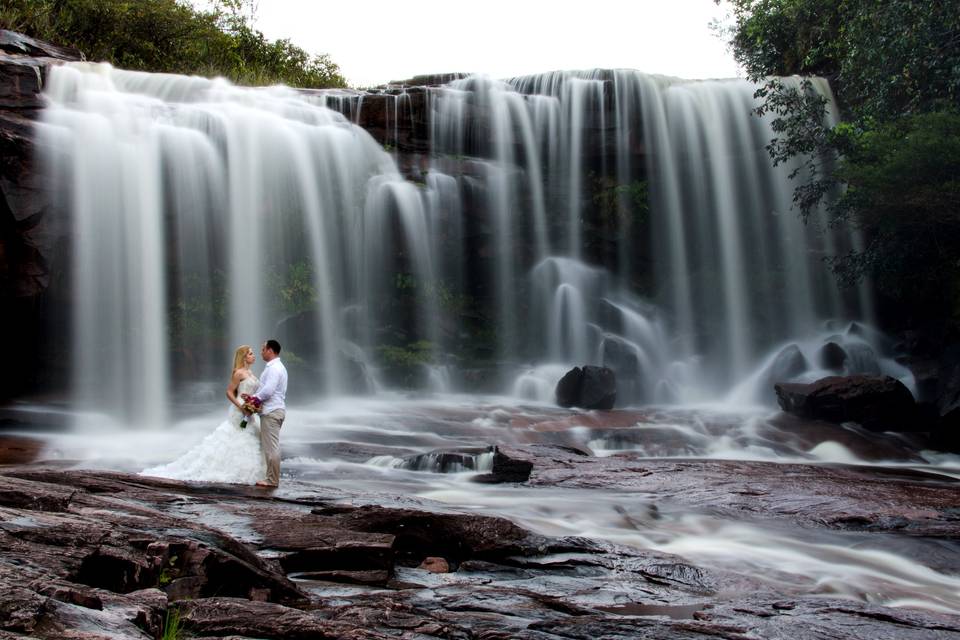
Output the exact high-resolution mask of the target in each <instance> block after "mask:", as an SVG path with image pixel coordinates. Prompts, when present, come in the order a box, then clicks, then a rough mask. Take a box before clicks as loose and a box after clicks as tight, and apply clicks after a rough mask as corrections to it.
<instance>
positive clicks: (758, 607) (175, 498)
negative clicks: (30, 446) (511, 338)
mask: <svg viewBox="0 0 960 640" xmlns="http://www.w3.org/2000/svg"><path fill="white" fill-rule="evenodd" d="M514 453H515V454H516V455H519V453H517V452H514ZM521 453H525V455H526V457H525V459H527V460H530V461H532V463H533V465H534V474H533V476H532V477H531V482H533V483H535V486H543V485H550V484H554V485H560V486H563V485H568V486H570V485H574V484H585V485H587V486H589V485H590V483H591V482H595V481H599V480H600V478H601V476H603V475H604V474H607V475H609V474H610V473H611V472H613V473H616V474H618V477H621V478H622V479H623V481H622V482H621V484H626V485H629V486H631V487H633V488H636V487H637V486H648V485H645V484H644V483H653V481H654V479H656V477H657V476H659V481H660V484H661V485H663V484H667V485H671V484H672V485H673V489H672V490H671V495H673V497H674V499H678V496H680V494H693V493H694V492H693V491H692V489H691V488H692V487H694V486H695V485H700V484H707V485H709V484H711V483H714V484H716V483H718V481H719V478H720V477H721V476H722V475H724V474H727V476H729V474H732V473H739V474H742V475H744V476H746V479H745V480H742V481H740V482H741V483H743V484H740V485H737V484H736V483H734V484H732V485H731V484H727V485H725V486H723V487H721V488H720V489H717V490H715V491H714V493H713V497H714V499H716V497H717V495H718V493H719V492H722V491H727V492H731V493H733V495H735V496H741V495H743V494H739V493H737V492H736V491H735V490H733V491H731V489H737V488H738V487H744V486H752V487H753V491H752V492H750V493H749V495H750V496H751V499H753V500H755V499H757V498H760V497H762V496H761V493H762V492H760V491H758V490H757V488H758V487H759V480H760V479H761V478H763V479H764V482H767V483H769V488H770V490H771V491H774V490H783V487H782V486H778V485H776V484H775V483H774V482H773V481H772V480H771V478H772V477H774V476H775V475H776V474H775V473H774V468H775V467H776V465H772V466H769V465H768V466H765V465H757V464H752V463H731V464H726V463H719V462H718V463H716V464H713V463H702V462H701V463H693V462H689V463H688V462H682V461H671V462H663V461H661V462H657V463H654V464H648V463H649V461H645V462H644V463H643V465H640V464H639V462H637V461H630V460H626V459H593V460H594V464H595V465H596V466H595V467H594V468H593V469H592V470H591V469H590V467H589V466H588V465H585V464H584V463H583V460H586V459H589V457H588V456H585V455H583V453H582V452H577V451H572V450H566V449H563V448H560V447H550V448H543V447H540V448H536V447H534V448H532V449H531V450H529V451H525V452H522V451H521ZM538 467H539V469H538ZM698 467H699V468H698ZM780 467H781V468H780V471H784V470H786V471H788V472H790V473H786V474H785V477H787V478H791V477H792V478H793V480H795V479H796V475H795V473H798V472H799V470H795V469H784V468H783V467H784V466H783V465H781V466H780ZM570 470H575V471H576V473H574V474H569V473H568V472H569V471H570ZM822 471H823V470H822V469H815V470H813V471H811V472H810V475H809V476H805V479H804V481H805V482H807V481H809V482H813V479H814V478H813V476H816V475H821V476H824V477H826V478H828V479H829V478H831V477H832V478H833V479H832V482H833V485H832V486H844V485H848V484H851V483H853V482H854V481H857V482H859V481H861V480H863V478H859V477H857V476H849V475H843V474H842V473H841V472H840V471H838V470H833V469H829V470H828V471H829V473H827V474H823V473H818V472H822ZM791 473H794V475H793V476H791V475H790V474H791ZM838 473H839V474H840V475H833V476H832V475H831V474H838ZM751 474H752V475H751ZM577 476H579V479H575V477H577ZM684 477H687V478H688V479H687V480H682V478H684ZM671 478H672V480H670V479H671ZM608 479H609V478H608ZM728 480H729V477H728ZM665 481H666V482H665ZM898 482H900V480H896V479H895V480H894V481H893V482H892V483H891V482H889V481H888V484H893V485H897V483H898ZM902 482H905V483H907V485H909V486H910V487H911V490H912V491H913V493H914V496H915V498H916V500H917V504H918V505H920V506H919V507H918V508H924V509H935V508H936V507H937V505H936V504H935V502H936V501H935V500H934V499H933V497H932V496H926V497H925V496H924V494H923V492H922V491H921V490H920V489H922V488H923V482H922V481H921V480H920V479H912V480H911V479H910V478H909V477H906V476H905V479H903V480H902ZM536 483H538V484H536ZM817 486H819V487H821V488H825V487H827V486H830V483H829V482H828V481H827V480H821V482H820V485H817ZM905 486H906V485H905ZM649 488H650V489H651V491H652V490H653V489H654V487H653V485H652V484H650V485H649ZM898 490H905V489H904V488H902V487H901V488H900V489H898ZM705 495H706V492H705V491H702V494H701V496H700V497H696V496H695V497H694V498H692V499H691V501H692V502H696V501H698V500H701V499H703V500H705V499H706V498H705ZM345 497H346V496H344V495H343V494H342V493H341V492H339V491H338V490H336V489H327V488H324V487H319V486H317V485H302V484H297V483H287V485H285V486H284V487H283V488H282V489H281V490H279V491H275V492H264V491H261V490H256V489H252V488H245V487H236V486H227V485H205V484H188V483H182V482H175V481H168V480H158V479H151V478H144V477H139V476H131V475H126V474H119V473H101V472H77V471H61V470H52V469H36V468H28V467H7V468H5V469H4V470H3V472H2V473H0V593H3V594H4V595H3V598H0V638H4V637H35V638H88V639H89V638H107V637H124V638H157V637H160V635H161V634H162V631H163V626H164V624H165V620H166V619H167V617H168V615H169V614H171V613H173V612H174V611H175V612H176V614H177V615H178V616H179V619H180V625H181V628H182V630H183V632H184V634H185V635H186V637H221V638H222V637H233V638H357V639H366V638H396V637H402V638H431V637H436V638H477V637H482V638H504V639H506V638H536V639H545V638H558V637H563V638H585V639H586V638H590V639H591V640H592V639H595V638H601V637H602V638H636V637H650V638H757V637H763V638H781V637H782V638H823V637H831V638H861V637H871V638H874V637H875V638H960V617H957V616H949V615H943V614H935V613H927V612H921V611H911V610H906V609H889V608H884V607H874V606H870V605H866V604H862V603H858V602H854V601H846V600H830V599H824V598H803V597H789V596H786V595H785V594H778V593H769V589H770V587H769V585H763V584H760V583H759V582H757V583H753V582H750V581H749V579H746V578H744V577H743V576H737V575H733V574H727V573H725V572H724V571H721V570H708V569H705V568H702V567H697V566H695V565H692V564H690V563H689V562H688V561H685V560H684V559H682V558H679V557H677V556H672V555H670V554H665V553H660V552H656V551H650V550H644V549H639V548H636V547H626V546H620V545H617V544H613V543H609V542H603V541H596V540H588V539H584V538H551V537H545V536H542V535H537V534H534V533H531V532H530V531H527V530H525V529H524V528H522V527H520V526H518V525H516V524H514V523H512V522H510V521H509V520H505V519H503V518H497V517H493V516H488V515H480V514H476V513H459V512H457V511H456V510H449V509H444V508H443V507H441V506H440V505H426V504H424V505H421V506H414V505H412V504H411V501H410V499H409V498H406V499H404V498H397V499H396V501H395V502H390V501H389V500H390V499H389V498H384V497H383V496H380V497H379V498H374V497H373V496H369V501H368V502H367V503H365V504H346V503H345ZM895 497H896V496H894V498H895ZM888 498H889V496H888ZM844 499H848V498H847V497H845V498H844ZM351 500H353V501H354V502H360V501H359V500H358V496H357V495H356V494H354V495H352V496H351ZM375 500H379V501H380V502H379V503H377V502H374V501H375ZM737 504H738V503H737V498H733V499H732V502H731V503H730V504H729V505H724V508H727V507H729V508H731V509H733V510H734V511H735V510H736V505H737ZM762 505H763V508H767V509H771V510H774V509H775V508H776V505H775V501H774V500H773V499H772V498H771V499H770V500H769V501H768V502H764V503H762ZM778 517H786V514H785V513H781V514H779V515H778ZM820 526H833V525H830V524H829V523H821V524H820ZM428 557H442V558H444V560H445V562H447V563H448V566H447V568H448V569H449V572H447V573H433V572H431V571H429V570H427V569H425V568H421V567H420V564H421V563H422V562H423V561H424V559H426V558H428ZM737 594H739V595H737Z"/></svg>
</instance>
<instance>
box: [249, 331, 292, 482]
mask: <svg viewBox="0 0 960 640" xmlns="http://www.w3.org/2000/svg"><path fill="white" fill-rule="evenodd" d="M260 357H261V358H263V361H264V362H266V363H267V366H266V368H265V369H264V370H263V375H262V376H261V377H260V386H259V387H258V388H257V392H256V393H255V394H253V395H254V396H256V397H257V398H259V399H260V401H261V402H262V403H263V405H262V409H261V411H260V448H261V449H263V457H264V458H266V460H267V479H266V481H262V482H258V483H257V486H258V487H276V486H279V484H280V427H282V426H283V420H284V419H285V418H286V417H287V406H286V404H285V403H284V400H285V399H286V397H287V368H286V367H284V366H283V363H282V362H280V343H279V342H277V341H276V340H267V341H266V342H264V343H263V346H262V347H261V348H260Z"/></svg>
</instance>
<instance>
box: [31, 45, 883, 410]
mask: <svg viewBox="0 0 960 640" xmlns="http://www.w3.org/2000/svg"><path fill="white" fill-rule="evenodd" d="M788 81H793V80H789V79H788ZM813 90H815V91H818V92H820V93H821V94H822V95H824V96H825V97H826V98H827V99H828V101H830V102H829V103H830V104H831V105H832V96H831V95H830V93H829V87H828V86H827V85H826V83H825V82H820V81H818V82H815V83H814V84H813ZM418 91H419V93H417V92H408V91H407V90H395V89H391V90H390V91H387V92H383V93H380V94H376V95H373V94H370V95H368V94H364V93H363V92H353V91H342V90H337V91H328V92H319V93H318V92H298V91H295V90H292V89H288V88H285V87H270V88H257V89H254V88H243V87H236V86H233V85H231V84H230V83H228V82H226V81H224V80H222V79H221V80H206V79H202V78H188V77H182V76H173V75H164V74H147V73H139V72H129V71H121V70H117V69H114V68H112V67H110V66H109V65H102V64H101V65H95V64H88V63H76V64H65V65H62V66H58V67H55V68H52V69H51V71H50V81H49V86H48V88H47V93H46V97H47V100H48V107H47V108H46V109H45V110H44V113H43V118H42V122H41V123H40V125H39V126H38V141H39V143H40V145H39V146H40V149H41V152H42V154H43V162H44V163H45V164H46V165H47V166H49V167H50V168H51V172H52V174H53V176H54V183H53V189H54V190H56V191H57V192H58V194H60V193H62V194H63V197H64V199H65V202H66V205H65V207H64V208H65V209H66V210H67V211H68V215H69V217H70V218H69V219H70V220H71V223H72V224H73V228H74V232H73V234H72V237H71V245H70V249H69V251H70V256H71V260H72V267H71V273H72V275H73V283H72V291H73V294H74V302H73V303H72V305H71V307H70V308H69V309H67V310H65V312H66V313H69V314H70V317H71V318H72V324H73V327H74V329H73V336H72V344H73V345H74V353H73V356H72V357H73V365H74V369H75V374H74V384H73V390H74V393H75V396H76V401H77V404H78V406H81V407H84V408H86V409H89V410H93V411H98V410H99V409H107V408H109V409H110V410H111V411H107V412H108V413H111V412H112V413H114V414H116V415H118V416H119V417H120V418H121V419H123V420H126V421H129V422H131V423H159V422H164V421H166V420H168V419H169V413H170V410H171V408H172V407H175V406H176V404H177V403H176V402H175V401H173V400H172V397H171V396H173V395H175V394H176V393H177V391H178V389H180V388H181V386H180V385H182V384H189V383H190V382H191V381H196V380H200V379H204V380H223V379H226V376H227V374H228V373H229V371H227V370H226V369H228V368H229V353H230V352H231V350H232V348H233V347H235V346H237V345H239V344H244V343H246V344H259V342H261V341H262V340H264V339H265V338H268V337H278V336H280V337H282V338H283V339H284V340H285V341H286V343H285V344H284V355H285V356H287V357H288V358H289V359H290V361H291V362H292V364H293V365H294V366H295V367H296V366H299V367H300V371H301V374H302V376H306V377H307V378H309V379H310V384H309V388H310V389H311V390H313V391H314V392H317V393H321V392H325V393H334V394H339V393H347V392H354V391H357V390H362V389H361V388H367V389H369V388H371V387H372V388H379V387H380V386H383V385H384V384H387V385H389V384H391V383H392V382H393V381H394V380H395V379H401V380H402V383H403V384H409V385H413V386H419V387H421V388H429V389H434V390H445V389H449V388H451V387H453V388H455V387H457V385H458V382H457V381H458V380H460V378H459V376H458V374H457V369H458V368H469V367H471V366H490V367H493V368H494V369H495V370H496V372H497V373H496V382H497V384H496V385H495V386H496V390H500V391H509V390H510V389H511V388H512V389H513V390H514V392H516V393H521V394H523V393H530V394H532V395H533V396H536V397H541V396H543V395H544V393H545V392H544V389H548V388H549V381H548V380H547V379H546V377H545V376H548V375H549V376H553V375H554V373H555V372H556V371H558V370H561V369H562V368H563V366H564V365H566V366H569V365H580V364H604V365H607V366H611V367H613V368H614V369H615V370H616V371H617V372H618V376H619V378H620V384H621V389H620V392H621V397H622V398H624V399H625V400H626V401H627V402H675V401H690V400H701V399H709V398H719V397H724V396H725V395H726V394H728V393H729V392H730V391H731V389H732V388H733V387H734V386H735V383H737V382H738V381H741V382H742V381H744V380H746V379H748V378H750V377H751V376H754V377H756V375H757V374H755V371H756V370H757V368H758V367H760V368H762V367H764V366H768V365H769V361H770V355H769V354H770V351H771V349H775V348H779V347H781V346H782V345H783V344H784V343H785V342H787V341H789V340H792V339H801V338H803V339H807V338H810V337H811V336H816V335H820V334H822V333H823V328H822V326H823V322H824V321H825V320H827V319H853V318H869V312H870V309H869V305H870V301H869V295H868V294H869V291H868V290H867V289H862V290H861V291H860V292H859V293H857V294H856V295H852V296H851V295H847V294H845V293H843V292H841V291H839V290H838V289H837V287H836V285H835V283H834V282H833V279H832V276H831V274H830V273H829V271H828V269H827V268H826V267H825V266H824V264H823V262H822V258H823V257H824V256H829V255H833V254H835V253H837V252H839V251H843V250H846V249H847V248H849V247H851V246H858V243H860V242H862V240H861V239H860V238H859V237H858V236H857V235H856V234H855V233H851V232H849V231H847V230H844V229H836V230H833V231H831V232H830V233H819V232H818V231H817V230H816V229H815V228H814V227H813V226H812V225H811V226H805V225H804V224H803V223H802V222H801V221H800V220H799V219H798V218H797V216H796V214H795V212H793V211H791V194H792V188H793V183H791V182H790V180H789V179H788V177H787V175H788V173H789V172H790V170H791V169H792V167H789V166H787V167H776V168H775V167H772V166H771V165H770V162H769V159H768V158H767V156H766V151H765V145H766V143H767V142H768V141H769V139H770V138H771V137H772V136H773V132H772V130H771V128H770V123H769V121H768V120H767V119H765V118H759V117H756V116H754V115H752V114H751V110H752V108H753V107H754V106H755V102H754V98H753V91H754V87H753V86H752V85H750V84H749V83H747V82H745V81H740V80H731V81H702V82H701V81H681V80H676V79H671V78H664V77H658V76H649V75H645V74H641V73H639V72H636V71H628V70H615V71H603V70H593V71H574V72H553V73H547V74H541V75H535V76H525V77H521V78H513V79H509V80H493V79H490V78H485V77H467V78H462V77H461V78H453V79H452V80H451V81H449V82H447V83H446V84H444V85H442V86H436V87H430V88H428V89H426V90H418ZM424 91H425V93H424ZM413 96H417V101H415V100H414V99H413ZM375 99H381V100H383V101H384V102H383V104H382V105H381V106H382V111H383V122H382V129H383V131H382V132H381V133H382V138H383V139H382V140H380V141H379V142H378V141H377V140H375V139H374V137H372V136H371V135H370V134H369V133H367V132H366V131H364V130H363V129H362V128H361V127H360V126H359V125H358V124H357V123H360V122H363V121H364V117H368V116H364V114H368V113H369V112H368V111H367V110H368V109H374V108H375V107H376V105H374V102H373V101H374V100H375ZM421 99H423V101H424V102H423V104H425V105H426V107H424V108H425V113H423V114H420V113H419V112H416V113H415V110H416V109H419V108H420V107H418V106H416V105H420V104H421ZM421 117H424V118H426V130H427V132H428V133H427V136H428V140H425V141H422V145H423V146H422V148H421V150H419V151H417V152H416V153H417V154H420V155H416V154H414V155H412V156H408V155H405V154H408V153H409V152H407V151H404V149H403V145H404V144H405V141H406V140H407V139H408V138H409V131H411V130H412V129H411V128H410V127H411V126H412V125H411V123H413V122H414V121H415V120H416V119H417V118H421ZM422 149H426V151H423V150H422ZM401 166H403V167H406V168H405V169H404V170H405V171H406V172H407V176H408V177H406V178H405V177H404V174H403V173H401V170H400V168H399V167H401ZM411 166H412V167H415V171H412V172H411V171H410V170H409V168H410V167H411ZM821 215H822V214H821ZM811 348H812V347H811ZM361 369H362V371H359V370H361ZM358 371H359V372H358ZM93 372H96V373H93ZM378 372H380V374H382V379H376V378H377V373H378ZM752 372H754V373H752ZM371 375H373V376H374V378H375V379H374V380H372V381H370V380H369V378H370V376H371ZM750 379H752V378H750ZM358 380H360V381H362V384H359V386H358ZM524 390H527V391H524ZM118 404H119V405H122V406H121V407H119V408H118V406H117V405H118Z"/></svg>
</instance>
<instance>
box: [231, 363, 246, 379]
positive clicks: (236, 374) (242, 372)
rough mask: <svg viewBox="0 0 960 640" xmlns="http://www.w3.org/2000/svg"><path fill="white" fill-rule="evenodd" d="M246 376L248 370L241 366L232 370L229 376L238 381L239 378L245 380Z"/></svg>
mask: <svg viewBox="0 0 960 640" xmlns="http://www.w3.org/2000/svg"><path fill="white" fill-rule="evenodd" d="M248 376H250V370H249V369H244V368H243V367H241V368H239V369H234V370H233V375H232V376H231V377H230V379H231V380H233V381H234V382H240V381H241V380H246V379H247V377H248Z"/></svg>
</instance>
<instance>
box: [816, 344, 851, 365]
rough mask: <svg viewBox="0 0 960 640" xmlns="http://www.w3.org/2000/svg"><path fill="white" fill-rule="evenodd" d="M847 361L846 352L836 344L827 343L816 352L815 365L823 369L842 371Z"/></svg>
mask: <svg viewBox="0 0 960 640" xmlns="http://www.w3.org/2000/svg"><path fill="white" fill-rule="evenodd" d="M846 361H847V352H846V351H844V350H843V347H841V346H840V345H839V344H837V343H836V342H828V343H827V344H825V345H823V346H822V347H820V350H819V351H817V364H819V365H820V367H822V368H824V369H831V370H833V371H843V365H844V363H845V362H846Z"/></svg>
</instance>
